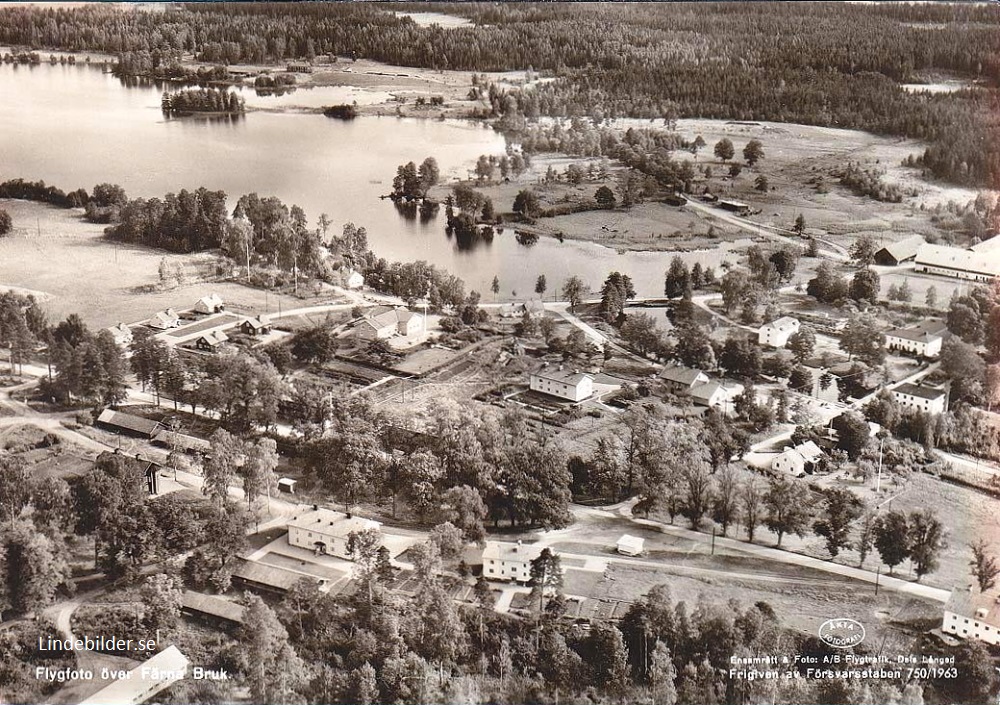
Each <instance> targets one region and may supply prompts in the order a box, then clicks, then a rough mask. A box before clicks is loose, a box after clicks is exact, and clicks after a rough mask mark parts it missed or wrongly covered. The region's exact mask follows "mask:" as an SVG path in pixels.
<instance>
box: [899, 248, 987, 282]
mask: <svg viewBox="0 0 1000 705" xmlns="http://www.w3.org/2000/svg"><path fill="white" fill-rule="evenodd" d="M917 264H925V265H929V266H931V267H943V268H945V269H955V270H960V271H963V272H970V273H975V274H985V275H991V276H1000V257H997V256H996V254H995V253H993V252H984V251H979V252H973V251H970V250H962V249H959V248H957V247H945V246H943V245H922V246H921V247H920V249H919V250H918V251H917Z"/></svg>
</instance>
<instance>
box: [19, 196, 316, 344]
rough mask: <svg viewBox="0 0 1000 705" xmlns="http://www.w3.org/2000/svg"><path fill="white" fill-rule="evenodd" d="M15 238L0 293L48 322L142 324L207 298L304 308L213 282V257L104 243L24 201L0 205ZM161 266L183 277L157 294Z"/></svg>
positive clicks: (75, 217)
mask: <svg viewBox="0 0 1000 705" xmlns="http://www.w3.org/2000/svg"><path fill="white" fill-rule="evenodd" d="M0 207H2V208H3V209H4V210H6V211H7V212H9V213H10V215H11V218H12V219H13V221H14V231H13V232H12V233H11V234H10V235H8V236H7V237H4V238H0V290H2V289H5V288H8V287H14V288H16V289H26V290H28V291H29V293H31V292H33V293H35V294H36V295H38V296H39V298H41V299H42V300H43V303H44V306H45V309H46V310H47V311H48V314H49V318H50V320H53V321H54V320H58V319H62V318H65V317H66V316H68V315H69V314H71V313H78V314H80V316H81V317H82V318H83V320H84V321H85V322H86V323H87V324H88V325H90V326H94V327H103V326H110V325H114V324H115V323H119V322H125V323H132V322H136V321H140V320H145V319H147V318H149V317H150V316H152V315H153V314H154V313H156V312H157V311H159V310H161V309H165V308H167V307H173V308H176V309H185V308H190V307H191V306H193V305H194V304H195V302H196V301H197V300H198V299H199V298H200V297H202V296H204V295H205V294H208V293H209V292H212V291H214V292H216V293H218V294H219V295H220V296H221V297H222V298H223V299H224V300H225V302H226V304H227V306H228V307H230V308H238V309H240V310H244V311H249V312H262V313H263V312H273V311H277V310H278V306H279V302H280V305H281V306H283V307H284V308H286V309H291V308H297V307H300V306H302V305H303V302H302V301H301V300H299V299H296V298H293V297H291V296H283V295H279V294H273V293H267V292H265V291H264V290H261V289H251V288H249V287H245V286H242V285H240V284H235V283H232V282H225V281H214V280H213V279H214V262H215V255H212V254H209V253H199V254H191V255H178V254H172V253H169V252H163V251H161V250H153V249H150V248H145V247H138V246H134V245H125V244H121V243H117V244H116V243H114V242H111V241H107V240H104V239H103V237H102V234H103V229H104V226H102V225H95V224H93V223H88V222H86V221H85V220H83V219H82V218H81V216H80V211H77V210H66V209H61V208H53V207H50V206H46V205H43V204H38V203H32V202H28V201H14V200H0ZM163 259H167V260H168V261H170V262H171V263H176V264H179V265H180V266H181V267H182V268H183V271H184V274H185V279H184V283H183V284H181V285H179V286H176V287H173V288H170V289H160V288H159V286H158V284H159V265H160V261H161V260H163Z"/></svg>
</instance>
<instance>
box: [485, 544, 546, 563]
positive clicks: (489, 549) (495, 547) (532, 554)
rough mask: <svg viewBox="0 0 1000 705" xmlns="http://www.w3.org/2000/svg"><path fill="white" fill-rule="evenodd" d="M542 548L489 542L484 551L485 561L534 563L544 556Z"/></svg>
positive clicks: (534, 545)
mask: <svg viewBox="0 0 1000 705" xmlns="http://www.w3.org/2000/svg"><path fill="white" fill-rule="evenodd" d="M542 548H543V547H542V546H539V545H538V544H523V543H509V542H506V541H487V542H486V548H484V549H483V560H495V561H521V562H524V561H533V560H535V559H536V558H538V557H539V556H540V555H541V554H542Z"/></svg>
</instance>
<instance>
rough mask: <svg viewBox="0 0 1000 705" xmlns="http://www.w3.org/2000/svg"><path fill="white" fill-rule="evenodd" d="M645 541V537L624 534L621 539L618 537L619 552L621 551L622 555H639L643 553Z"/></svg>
mask: <svg viewBox="0 0 1000 705" xmlns="http://www.w3.org/2000/svg"><path fill="white" fill-rule="evenodd" d="M644 542H645V541H644V539H641V538H639V537H638V536H631V535H629V534H624V535H623V536H622V537H621V538H620V539H618V543H617V544H616V547H617V549H618V553H621V554H622V555H625V556H638V555H639V554H641V553H642V545H643V543H644Z"/></svg>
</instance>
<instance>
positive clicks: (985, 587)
mask: <svg viewBox="0 0 1000 705" xmlns="http://www.w3.org/2000/svg"><path fill="white" fill-rule="evenodd" d="M969 548H970V549H972V560H971V561H969V565H971V566H972V575H973V577H974V578H975V579H976V584H977V585H978V586H979V591H980V592H988V591H989V590H991V589H993V587H994V586H995V585H996V582H997V576H998V575H1000V563H998V562H997V558H996V556H994V555H991V554H990V553H989V551H988V549H987V545H986V540H985V539H983V538H979V539H977V540H976V541H974V542H973V543H971V544H969Z"/></svg>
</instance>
